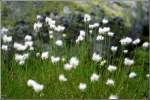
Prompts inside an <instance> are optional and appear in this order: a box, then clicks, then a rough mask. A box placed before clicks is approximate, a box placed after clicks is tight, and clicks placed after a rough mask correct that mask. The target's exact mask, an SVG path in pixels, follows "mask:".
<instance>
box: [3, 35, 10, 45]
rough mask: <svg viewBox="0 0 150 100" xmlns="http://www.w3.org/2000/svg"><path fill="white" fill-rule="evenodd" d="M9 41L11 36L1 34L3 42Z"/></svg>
mask: <svg viewBox="0 0 150 100" xmlns="http://www.w3.org/2000/svg"><path fill="white" fill-rule="evenodd" d="M11 41H12V36H7V35H4V36H3V42H4V43H9V42H11Z"/></svg>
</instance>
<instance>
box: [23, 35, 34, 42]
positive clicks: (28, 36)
mask: <svg viewBox="0 0 150 100" xmlns="http://www.w3.org/2000/svg"><path fill="white" fill-rule="evenodd" d="M24 40H25V41H31V40H32V36H31V35H26V36H25V38H24Z"/></svg>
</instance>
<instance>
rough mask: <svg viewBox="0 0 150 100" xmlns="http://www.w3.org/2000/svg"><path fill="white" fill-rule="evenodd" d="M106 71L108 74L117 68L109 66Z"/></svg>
mask: <svg viewBox="0 0 150 100" xmlns="http://www.w3.org/2000/svg"><path fill="white" fill-rule="evenodd" d="M107 70H108V71H109V72H114V71H116V70H117V67H116V66H114V65H109V66H108V68H107Z"/></svg>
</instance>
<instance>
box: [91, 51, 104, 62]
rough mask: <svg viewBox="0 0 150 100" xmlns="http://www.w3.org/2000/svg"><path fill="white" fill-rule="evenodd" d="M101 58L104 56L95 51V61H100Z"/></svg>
mask: <svg viewBox="0 0 150 100" xmlns="http://www.w3.org/2000/svg"><path fill="white" fill-rule="evenodd" d="M101 59H102V57H101V56H100V55H99V54H97V53H95V52H94V53H93V56H92V60H93V61H96V62H99V61H100V60H101Z"/></svg>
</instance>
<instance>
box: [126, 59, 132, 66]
mask: <svg viewBox="0 0 150 100" xmlns="http://www.w3.org/2000/svg"><path fill="white" fill-rule="evenodd" d="M124 64H125V65H126V66H131V65H133V64H134V60H132V59H129V58H125V59H124Z"/></svg>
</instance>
